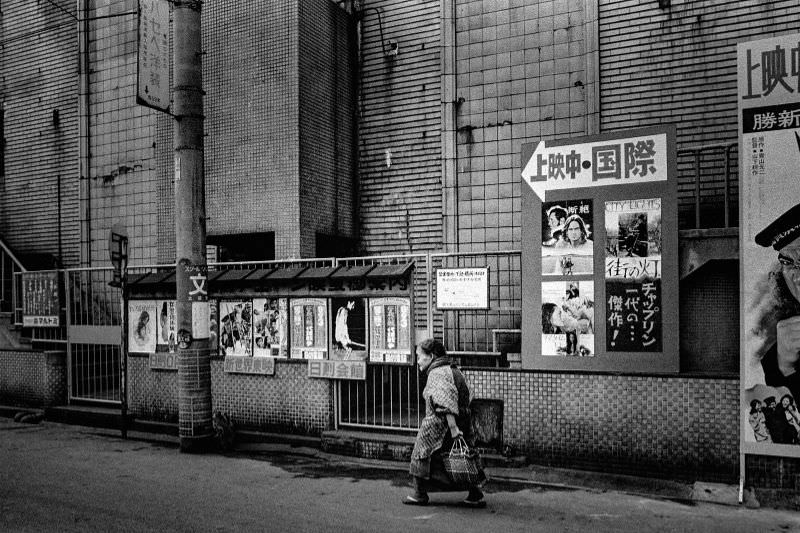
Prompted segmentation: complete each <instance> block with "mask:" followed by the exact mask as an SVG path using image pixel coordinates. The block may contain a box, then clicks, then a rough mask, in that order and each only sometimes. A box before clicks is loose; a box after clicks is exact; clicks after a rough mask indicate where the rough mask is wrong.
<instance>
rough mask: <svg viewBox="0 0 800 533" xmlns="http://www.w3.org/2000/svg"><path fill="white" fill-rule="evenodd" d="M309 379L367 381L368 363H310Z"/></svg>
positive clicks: (316, 361)
mask: <svg viewBox="0 0 800 533" xmlns="http://www.w3.org/2000/svg"><path fill="white" fill-rule="evenodd" d="M308 377H310V378H322V379H348V380H365V379H367V363H366V362H364V361H327V360H325V361H319V360H312V361H309V362H308Z"/></svg>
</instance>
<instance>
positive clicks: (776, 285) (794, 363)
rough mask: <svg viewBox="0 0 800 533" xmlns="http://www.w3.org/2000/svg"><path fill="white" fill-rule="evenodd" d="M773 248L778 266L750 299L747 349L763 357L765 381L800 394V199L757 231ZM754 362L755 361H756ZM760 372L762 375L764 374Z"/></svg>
mask: <svg viewBox="0 0 800 533" xmlns="http://www.w3.org/2000/svg"><path fill="white" fill-rule="evenodd" d="M755 242H756V244H758V245H759V246H762V247H764V248H772V251H771V253H774V254H775V257H774V260H773V261H772V265H773V266H772V268H771V269H770V271H769V272H768V273H767V275H766V276H765V277H764V279H762V280H761V281H760V282H759V283H758V284H757V289H758V290H757V297H756V298H754V299H753V301H750V302H748V304H747V307H746V309H745V312H746V313H747V317H746V318H747V324H748V325H749V328H748V330H747V331H746V332H745V350H746V353H747V355H748V357H755V358H758V359H759V360H760V367H761V370H762V371H763V381H761V380H759V382H761V383H764V384H765V385H768V386H771V387H785V388H786V389H788V390H789V392H790V393H791V395H792V396H793V397H794V398H795V399H798V398H800V204H797V205H795V206H793V207H791V208H790V209H789V210H787V211H786V212H784V213H782V214H781V215H780V216H778V217H777V218H776V219H775V220H774V221H773V222H772V223H770V224H769V225H768V226H767V227H766V228H764V229H763V230H762V231H761V232H759V233H758V234H757V235H756V236H755ZM751 368H752V367H751ZM759 377H760V376H759Z"/></svg>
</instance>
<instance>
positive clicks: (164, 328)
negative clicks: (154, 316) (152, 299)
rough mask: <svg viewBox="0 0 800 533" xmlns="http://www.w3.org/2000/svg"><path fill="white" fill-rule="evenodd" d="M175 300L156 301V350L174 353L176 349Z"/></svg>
mask: <svg viewBox="0 0 800 533" xmlns="http://www.w3.org/2000/svg"><path fill="white" fill-rule="evenodd" d="M176 335H177V316H176V310H175V300H159V301H158V342H157V345H158V350H159V351H166V352H170V353H174V352H175V350H176V349H177V341H176Z"/></svg>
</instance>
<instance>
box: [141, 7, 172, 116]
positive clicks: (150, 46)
mask: <svg viewBox="0 0 800 533" xmlns="http://www.w3.org/2000/svg"><path fill="white" fill-rule="evenodd" d="M169 31H170V28H169V2H168V1H167V0H139V39H138V44H139V54H138V63H137V66H138V69H137V76H136V103H138V104H141V105H145V106H148V107H152V108H153V109H157V110H159V111H164V112H167V111H169V89H170V82H169V71H170V66H171V65H170V52H169Z"/></svg>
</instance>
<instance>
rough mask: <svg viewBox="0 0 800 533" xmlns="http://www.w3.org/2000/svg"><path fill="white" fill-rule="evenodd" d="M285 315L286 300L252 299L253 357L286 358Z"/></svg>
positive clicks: (286, 317)
mask: <svg viewBox="0 0 800 533" xmlns="http://www.w3.org/2000/svg"><path fill="white" fill-rule="evenodd" d="M287 313H288V301H287V299H286V298H255V299H253V339H254V341H253V342H254V347H253V356H255V357H267V356H271V357H286V356H287V349H288V342H287V341H288V334H287V319H288V315H287Z"/></svg>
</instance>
